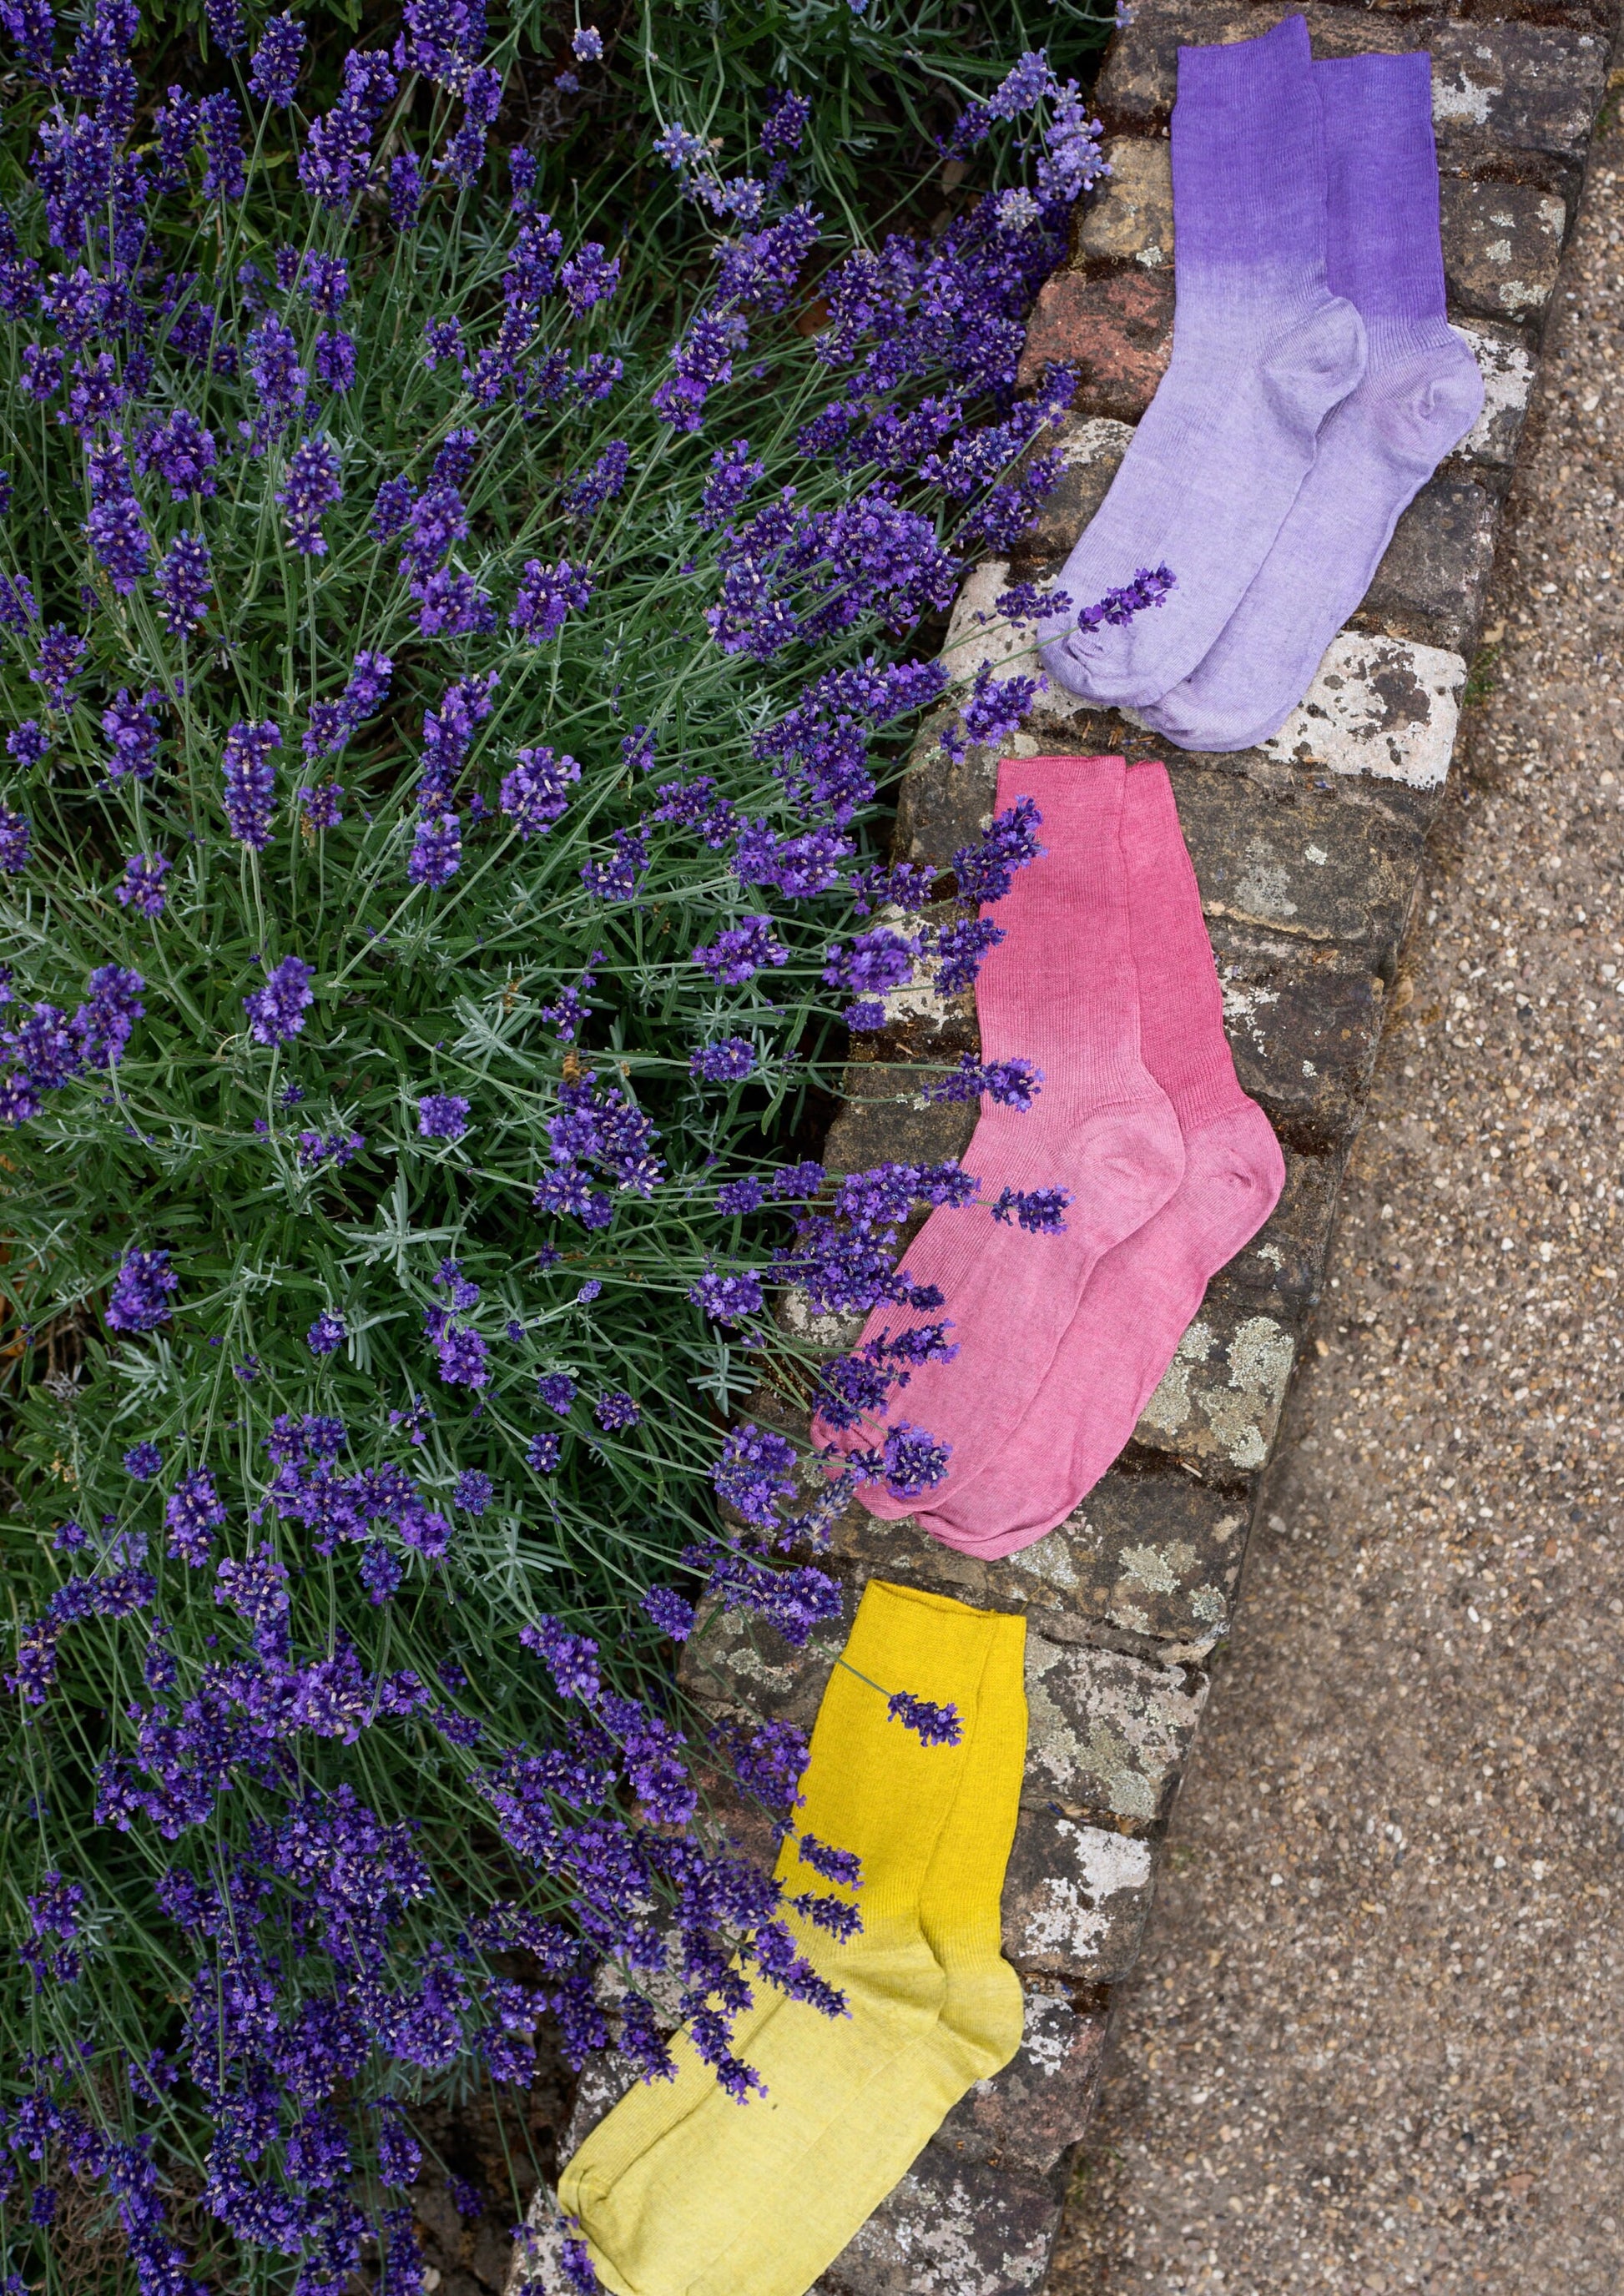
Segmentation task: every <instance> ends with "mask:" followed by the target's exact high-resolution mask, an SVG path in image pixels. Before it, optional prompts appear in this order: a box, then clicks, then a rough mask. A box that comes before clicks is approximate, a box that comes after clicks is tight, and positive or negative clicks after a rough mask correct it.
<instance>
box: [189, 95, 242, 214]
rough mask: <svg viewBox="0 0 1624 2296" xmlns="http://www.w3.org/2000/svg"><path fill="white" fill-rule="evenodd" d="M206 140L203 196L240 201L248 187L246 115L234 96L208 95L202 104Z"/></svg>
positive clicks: (202, 125)
mask: <svg viewBox="0 0 1624 2296" xmlns="http://www.w3.org/2000/svg"><path fill="white" fill-rule="evenodd" d="M198 121H199V125H200V127H201V133H202V139H203V162H204V164H203V184H202V192H203V197H204V198H205V199H206V200H240V199H241V198H242V195H243V193H245V192H246V191H247V189H248V170H247V168H246V167H245V166H244V164H243V156H242V113H241V112H240V111H238V109H237V102H236V98H235V97H234V96H232V95H206V96H205V97H204V98H203V100H202V102H201V103H200V104H199V106H198Z"/></svg>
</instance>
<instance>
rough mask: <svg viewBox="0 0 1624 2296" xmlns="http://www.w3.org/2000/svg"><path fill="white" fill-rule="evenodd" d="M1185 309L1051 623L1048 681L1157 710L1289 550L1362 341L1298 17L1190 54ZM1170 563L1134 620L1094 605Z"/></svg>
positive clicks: (1181, 164)
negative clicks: (1335, 237)
mask: <svg viewBox="0 0 1624 2296" xmlns="http://www.w3.org/2000/svg"><path fill="white" fill-rule="evenodd" d="M1172 156H1173V208H1174V223H1175V233H1176V239H1177V257H1176V266H1175V274H1174V276H1175V282H1176V287H1177V309H1176V314H1175V320H1174V329H1173V351H1172V357H1171V360H1170V362H1169V367H1168V371H1167V373H1166V374H1165V375H1164V376H1163V378H1162V381H1161V387H1160V388H1159V389H1158V390H1157V392H1156V396H1155V398H1154V399H1153V400H1152V403H1151V406H1149V408H1148V409H1147V410H1146V413H1145V415H1144V420H1143V421H1142V422H1140V424H1139V427H1138V429H1137V430H1136V432H1135V434H1134V439H1133V444H1132V445H1131V446H1130V447H1129V448H1128V455H1127V457H1126V459H1125V460H1124V462H1123V464H1122V467H1121V469H1120V471H1118V473H1117V476H1116V479H1115V480H1114V482H1113V484H1112V486H1111V491H1110V493H1109V494H1108V495H1107V496H1106V497H1105V500H1104V502H1103V504H1101V506H1100V510H1099V512H1098V514H1097V515H1096V516H1095V518H1094V520H1093V521H1091V522H1090V524H1089V526H1088V528H1087V531H1086V532H1085V533H1084V535H1083V537H1082V538H1081V540H1080V541H1079V543H1078V545H1077V547H1076V548H1075V549H1074V550H1073V551H1072V553H1071V554H1070V557H1069V558H1068V559H1067V561H1066V563H1065V567H1064V569H1063V570H1062V574H1061V577H1060V587H1061V588H1062V590H1063V591H1064V592H1065V594H1066V596H1067V598H1068V600H1069V601H1070V605H1069V609H1068V610H1067V611H1066V612H1065V613H1063V614H1061V615H1057V616H1056V617H1055V618H1054V619H1053V620H1051V621H1049V622H1046V623H1045V624H1044V625H1042V626H1041V627H1040V630H1039V638H1040V641H1041V644H1040V647H1039V652H1040V654H1041V658H1042V660H1043V663H1044V667H1045V668H1046V669H1047V671H1048V672H1049V674H1050V676H1053V677H1054V678H1056V679H1058V680H1059V682H1060V684H1061V685H1064V686H1067V687H1069V688H1070V690H1071V691H1072V692H1073V693H1080V694H1084V695H1087V697H1088V698H1089V699H1090V700H1092V701H1101V702H1111V703H1119V704H1123V703H1125V704H1130V705H1134V706H1140V705H1143V704H1144V703H1146V702H1149V701H1156V700H1158V699H1159V698H1160V697H1161V695H1162V694H1164V693H1167V692H1168V690H1169V687H1171V686H1173V685H1177V683H1178V681H1179V680H1180V679H1181V678H1183V677H1185V676H1188V675H1189V673H1190V672H1191V671H1192V670H1193V668H1195V666H1196V664H1197V663H1198V662H1199V661H1200V660H1202V657H1203V655H1204V654H1205V653H1206V652H1208V650H1209V648H1210V646H1211V645H1212V644H1213V642H1214V640H1215V639H1216V638H1217V637H1218V635H1219V633H1220V632H1221V631H1222V629H1223V628H1224V626H1225V624H1226V622H1227V621H1228V619H1229V618H1230V616H1231V615H1232V614H1233V613H1234V610H1235V608H1236V607H1237V606H1238V605H1239V603H1240V602H1241V600H1242V598H1243V596H1244V594H1245V593H1246V590H1247V587H1248V586H1249V584H1250V583H1251V579H1252V578H1253V576H1254V575H1255V574H1256V573H1257V571H1258V569H1259V567H1260V566H1261V565H1262V563H1263V562H1264V560H1265V558H1266V557H1267V554H1268V552H1269V550H1270V548H1271V546H1272V545H1273V543H1274V540H1275V536H1276V535H1277V534H1278V532H1279V530H1280V526H1281V522H1282V521H1283V520H1284V517H1285V515H1286V512H1288V511H1289V510H1290V508H1291V506H1292V499H1293V497H1294V496H1295V495H1296V493H1297V490H1298V488H1299V487H1300V486H1301V484H1302V482H1303V480H1304V478H1305V477H1306V476H1307V474H1308V470H1309V469H1310V467H1311V466H1312V464H1313V462H1314V456H1315V445H1316V436H1317V434H1318V431H1319V429H1320V426H1321V424H1322V423H1323V422H1324V421H1325V416H1326V415H1327V414H1329V413H1330V411H1331V409H1332V407H1333V406H1335V405H1336V404H1337V403H1338V401H1339V400H1340V399H1342V398H1346V396H1347V394H1348V393H1349V390H1351V389H1353V387H1354V385H1355V384H1356V383H1357V381H1358V379H1359V376H1360V374H1361V373H1362V372H1363V369H1364V365H1365V333H1364V328H1363V326H1362V325H1361V324H1360V321H1359V316H1358V314H1357V311H1356V310H1355V309H1354V307H1353V306H1352V304H1351V303H1350V302H1349V301H1348V300H1347V299H1346V298H1345V297H1343V296H1341V295H1339V294H1334V293H1333V291H1332V289H1331V286H1330V285H1329V283H1328V282H1327V275H1326V241H1325V234H1326V221H1325V212H1326V211H1325V198H1326V190H1325V145H1324V136H1323V131H1322V127H1321V119H1320V103H1319V96H1318V94H1317V91H1316V85H1315V80H1314V74H1313V68H1312V64H1311V61H1310V56H1309V49H1308V28H1307V26H1306V24H1305V23H1304V21H1303V19H1302V18H1301V17H1300V16H1288V17H1287V18H1286V19H1285V20H1284V22H1282V23H1280V24H1278V25H1276V26H1275V29H1274V30H1273V31H1270V32H1266V33H1264V34H1263V36H1262V37H1261V38H1259V39H1255V40H1241V41H1237V42H1234V44H1232V45H1224V46H1218V47H1189V48H1181V49H1180V51H1179V62H1178V101H1177V104H1176V105H1175V107H1174V111H1173V126H1172ZM1163 566H1165V567H1166V568H1167V569H1168V570H1169V572H1170V573H1171V574H1172V576H1173V578H1174V585H1175V586H1174V588H1173V590H1172V591H1171V593H1170V594H1169V596H1168V597H1167V598H1166V599H1165V601H1164V602H1163V603H1161V605H1159V606H1155V607H1152V608H1149V609H1147V610H1145V611H1141V612H1139V613H1137V614H1136V615H1134V616H1133V617H1132V618H1131V619H1128V620H1127V621H1126V622H1124V623H1121V624H1120V625H1118V626H1112V625H1110V624H1103V625H1102V626H1101V627H1097V628H1091V629H1090V628H1079V627H1078V626H1077V620H1076V617H1077V615H1078V613H1079V611H1081V610H1084V609H1087V608H1089V607H1092V606H1095V605H1096V604H1098V603H1100V602H1101V601H1102V600H1103V599H1105V598H1106V597H1107V596H1108V595H1109V594H1110V593H1111V592H1112V591H1114V590H1119V589H1121V588H1123V587H1125V586H1128V585H1129V584H1131V583H1132V581H1133V579H1134V578H1135V576H1136V573H1137V572H1138V571H1139V570H1141V569H1151V570H1155V569H1158V568H1161V567H1163Z"/></svg>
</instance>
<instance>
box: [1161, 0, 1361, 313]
mask: <svg viewBox="0 0 1624 2296" xmlns="http://www.w3.org/2000/svg"><path fill="white" fill-rule="evenodd" d="M1172 144H1173V199H1174V206H1175V213H1176V216H1177V233H1178V262H1179V272H1178V278H1179V282H1180V284H1181V287H1182V286H1183V285H1184V283H1185V282H1186V281H1187V280H1188V279H1189V276H1190V273H1191V271H1192V269H1193V270H1194V271H1196V272H1197V273H1198V274H1199V273H1200V272H1202V271H1205V270H1208V269H1211V268H1218V269H1221V270H1223V271H1224V272H1226V273H1229V274H1231V275H1233V273H1234V271H1236V270H1237V269H1238V270H1241V271H1263V272H1268V273H1272V274H1274V275H1275V276H1276V277H1277V276H1278V275H1280V274H1281V273H1282V272H1283V271H1284V273H1286V274H1287V275H1289V274H1291V273H1292V272H1298V271H1306V272H1307V273H1308V274H1309V275H1312V277H1313V278H1314V279H1315V281H1316V292H1318V293H1320V294H1323V292H1324V265H1325V151H1324V138H1323V135H1322V131H1321V127H1320V117H1319V99H1318V95H1317V94H1316V88H1315V83H1314V64H1313V61H1312V55H1311V52H1310V50H1309V46H1308V25H1307V24H1306V22H1305V21H1304V20H1303V19H1302V17H1300V16H1287V17H1285V18H1284V20H1283V21H1281V22H1280V23H1278V24H1276V25H1275V29H1273V30H1272V31H1269V32H1265V33H1263V34H1262V35H1261V37H1259V38H1257V39H1255V40H1235V41H1231V42H1228V43H1226V44H1224V45H1219V46H1216V47H1199V48H1180V50H1179V51H1178V101H1177V103H1176V104H1175V105H1174V108H1173V127H1172Z"/></svg>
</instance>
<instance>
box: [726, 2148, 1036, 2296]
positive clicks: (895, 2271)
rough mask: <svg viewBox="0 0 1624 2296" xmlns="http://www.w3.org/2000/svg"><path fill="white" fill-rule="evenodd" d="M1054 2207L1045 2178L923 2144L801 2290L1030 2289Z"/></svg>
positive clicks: (873, 2294) (941, 2295)
mask: <svg viewBox="0 0 1624 2296" xmlns="http://www.w3.org/2000/svg"><path fill="white" fill-rule="evenodd" d="M1060 2213H1061V2203H1060V2202H1059V2200H1058V2199H1057V2198H1056V2197H1055V2195H1054V2193H1053V2192H1052V2191H1051V2190H1050V2188H1049V2186H1048V2185H1046V2184H1043V2183H1041V2182H1038V2181H1037V2180H1035V2179H1031V2178H1028V2177H1018V2176H1013V2175H1011V2174H1009V2173H1008V2172H1007V2171H999V2170H997V2169H989V2168H988V2167H986V2166H985V2164H984V2163H982V2162H981V2161H957V2160H955V2159H954V2158H953V2156H952V2154H951V2153H946V2152H944V2151H943V2150H942V2149H941V2148H940V2147H939V2146H938V2145H935V2144H928V2145H926V2147H925V2149H924V2151H923V2153H921V2154H920V2155H919V2158H918V2159H917V2160H916V2161H915V2163H914V2165H913V2167H912V2168H911V2169H909V2170H908V2172H907V2174H906V2176H905V2177H903V2178H902V2180H901V2182H900V2183H899V2184H898V2185H896V2186H895V2188H894V2189H893V2190H892V2191H891V2193H890V2194H889V2195H888V2196H887V2197H886V2199H885V2200H883V2201H882V2202H881V2203H880V2206H879V2207H878V2208H877V2209H876V2210H874V2214H873V2216H872V2217H870V2218H869V2219H868V2222H867V2223H866V2224H865V2226H863V2229H862V2231H861V2232H859V2233H858V2234H857V2235H856V2236H855V2238H854V2239H853V2240H852V2241H851V2243H849V2246H848V2247H846V2248H845V2249H843V2250H842V2251H841V2254H840V2255H839V2256H838V2257H837V2258H836V2259H835V2260H834V2262H833V2264H831V2265H829V2266H828V2267H826V2268H825V2270H824V2273H823V2275H822V2276H821V2278H820V2279H818V2280H817V2282H816V2284H815V2285H814V2286H813V2287H812V2288H810V2289H809V2290H808V2296H1034V2292H1036V2291H1037V2290H1038V2289H1039V2288H1041V2287H1042V2285H1043V2282H1044V2276H1045V2275H1046V2272H1047V2271H1048V2268H1049V2257H1050V2253H1051V2251H1053V2249H1054V2235H1055V2234H1056V2232H1057V2231H1058V2230H1059V2228H1060ZM740 2296H745V2292H744V2291H742V2290H741V2292H740Z"/></svg>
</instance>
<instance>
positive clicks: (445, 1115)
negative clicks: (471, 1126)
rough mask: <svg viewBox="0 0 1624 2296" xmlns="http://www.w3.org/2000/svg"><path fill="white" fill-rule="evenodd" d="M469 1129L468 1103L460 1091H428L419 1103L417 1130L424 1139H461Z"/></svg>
mask: <svg viewBox="0 0 1624 2296" xmlns="http://www.w3.org/2000/svg"><path fill="white" fill-rule="evenodd" d="M467 1129H468V1103H467V1102H466V1101H465V1100H464V1099H463V1097H462V1095H461V1094H460V1093H455V1092H427V1093H424V1094H423V1095H422V1098H421V1099H420V1100H419V1102H418V1103H417V1131H418V1136H419V1138H420V1139H423V1140H460V1139H461V1138H462V1137H463V1134H464V1133H465V1132H466V1131H467Z"/></svg>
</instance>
